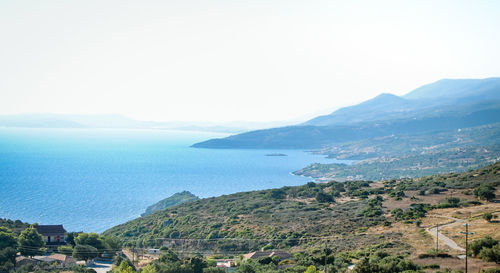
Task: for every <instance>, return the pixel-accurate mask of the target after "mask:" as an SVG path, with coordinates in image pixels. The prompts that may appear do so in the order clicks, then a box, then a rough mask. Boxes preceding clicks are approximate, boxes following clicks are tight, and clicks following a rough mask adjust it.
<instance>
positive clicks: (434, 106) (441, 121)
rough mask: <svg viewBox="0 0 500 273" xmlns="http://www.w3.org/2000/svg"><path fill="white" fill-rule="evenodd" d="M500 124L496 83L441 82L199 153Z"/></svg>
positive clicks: (217, 142) (212, 144)
mask: <svg viewBox="0 0 500 273" xmlns="http://www.w3.org/2000/svg"><path fill="white" fill-rule="evenodd" d="M496 122H500V78H487V79H458V80H457V79H443V80H440V81H437V82H435V83H431V84H427V85H424V86H422V87H419V88H417V89H415V90H413V91H411V92H410V93H408V94H406V95H404V96H396V95H393V94H387V93H384V94H381V95H379V96H377V97H375V98H373V99H371V100H368V101H365V102H363V103H360V104H358V105H354V106H350V107H345V108H341V109H339V110H337V111H335V112H333V113H331V114H329V115H324V116H319V117H316V118H313V119H311V120H309V121H307V122H305V123H303V124H298V125H295V126H287V127H280V128H271V129H265V130H257V131H250V132H246V133H242V134H237V135H233V136H229V137H227V138H220V139H211V140H207V141H204V142H201V143H196V144H194V145H193V146H194V147H198V148H247V149H252V148H266V149H267V148H282V149H315V148H322V147H324V146H327V145H333V144H338V143H343V142H349V141H359V140H364V139H370V138H374V137H382V136H388V135H401V134H403V135H404V134H415V133H418V134H422V133H435V132H440V131H450V130H457V129H460V128H470V127H474V126H481V125H487V124H493V123H496Z"/></svg>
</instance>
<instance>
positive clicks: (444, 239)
mask: <svg viewBox="0 0 500 273" xmlns="http://www.w3.org/2000/svg"><path fill="white" fill-rule="evenodd" d="M450 219H453V220H455V222H451V223H448V224H444V225H440V226H439V227H440V228H443V227H448V226H453V225H457V224H460V223H463V222H464V220H461V219H456V218H450ZM427 232H429V234H430V235H431V236H433V237H436V227H433V228H428V229H427ZM438 236H439V240H440V241H441V242H443V243H444V244H445V245H447V246H449V247H450V248H452V249H454V250H457V251H465V249H464V248H462V247H460V246H459V245H457V243H455V241H453V240H452V239H450V238H448V237H446V236H445V235H444V234H442V233H441V232H439V231H438Z"/></svg>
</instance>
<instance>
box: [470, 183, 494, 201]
mask: <svg viewBox="0 0 500 273" xmlns="http://www.w3.org/2000/svg"><path fill="white" fill-rule="evenodd" d="M474 195H475V196H477V198H479V199H481V200H488V201H490V200H492V199H495V187H493V186H492V185H489V184H481V185H479V186H478V187H477V188H475V189H474Z"/></svg>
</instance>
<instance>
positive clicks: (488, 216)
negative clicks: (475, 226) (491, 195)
mask: <svg viewBox="0 0 500 273" xmlns="http://www.w3.org/2000/svg"><path fill="white" fill-rule="evenodd" d="M483 219H484V220H486V221H488V222H491V219H493V214H491V212H485V213H484V214H483Z"/></svg>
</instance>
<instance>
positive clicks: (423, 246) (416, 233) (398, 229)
mask: <svg viewBox="0 0 500 273" xmlns="http://www.w3.org/2000/svg"><path fill="white" fill-rule="evenodd" d="M389 232H394V233H401V234H402V235H403V237H402V238H401V241H402V242H403V243H405V244H407V245H409V246H410V247H411V249H408V250H409V251H410V252H411V253H413V255H412V257H416V256H418V254H421V253H427V251H429V250H430V249H431V248H432V246H433V245H434V241H433V239H432V237H431V236H430V235H429V234H428V233H427V232H425V230H424V229H423V228H420V227H417V226H416V225H415V224H404V223H402V222H397V223H393V224H392V225H391V226H389V227H386V226H376V227H373V228H370V229H368V231H367V232H366V233H375V234H383V233H389Z"/></svg>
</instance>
